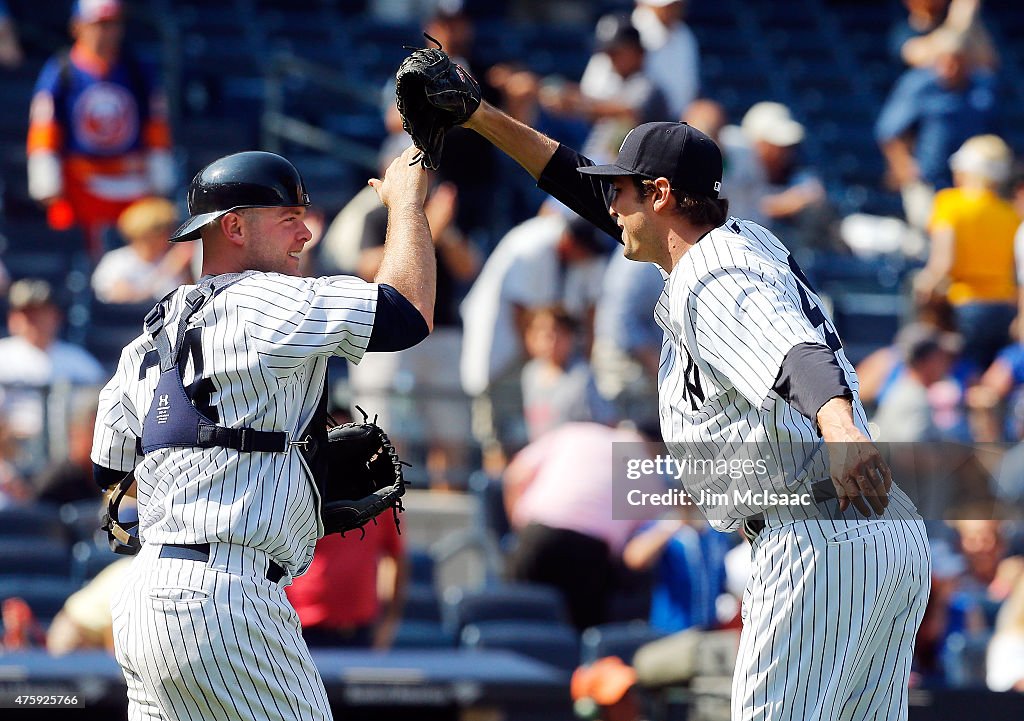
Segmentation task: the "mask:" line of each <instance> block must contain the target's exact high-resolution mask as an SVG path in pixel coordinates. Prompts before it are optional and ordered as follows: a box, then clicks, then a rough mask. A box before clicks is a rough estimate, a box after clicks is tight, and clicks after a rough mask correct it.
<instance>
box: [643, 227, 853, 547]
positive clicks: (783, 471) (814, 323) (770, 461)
mask: <svg viewBox="0 0 1024 721" xmlns="http://www.w3.org/2000/svg"><path fill="white" fill-rule="evenodd" d="M789 258H790V254H789V251H787V250H786V248H785V246H783V245H782V243H781V242H780V241H779V239H778V238H776V237H775V236H774V235H772V234H771V233H770V232H769V231H767V230H765V229H764V228H762V227H761V226H759V225H757V224H756V223H752V222H750V221H744V220H739V219H736V218H730V219H729V220H728V222H727V223H726V224H725V225H723V226H721V227H719V228H716V229H715V230H713V231H711V232H710V233H709V234H708V235H706V236H705V237H704V238H702V239H701V240H700V241H699V242H698V243H697V244H696V245H694V246H693V248H691V249H690V250H689V251H687V252H686V254H685V255H683V257H682V258H681V259H680V260H679V262H678V263H677V264H676V266H675V267H674V268H673V270H672V273H671V274H670V275H669V277H668V280H667V282H666V283H665V290H664V291H663V293H662V295H661V298H660V299H659V301H658V306H657V308H656V310H655V315H656V318H657V321H658V324H659V325H660V326H661V328H662V329H663V330H664V332H665V333H664V338H663V341H662V348H661V364H660V370H659V374H658V375H659V378H658V381H659V389H660V391H659V397H660V400H659V406H660V409H659V410H660V416H661V430H662V434H663V436H664V438H665V440H666V444H667V446H668V448H669V450H670V452H671V453H672V455H673V456H675V457H676V458H677V459H685V458H695V459H732V458H737V459H739V458H751V459H763V460H764V461H765V462H766V465H767V470H768V472H767V473H766V474H748V473H744V474H742V477H741V478H730V477H729V476H728V475H714V474H711V475H708V474H703V473H700V474H686V475H687V479H688V483H686V486H687V487H686V490H687V492H688V494H689V495H690V496H691V497H692V498H694V500H696V501H698V502H699V498H700V495H701V494H700V491H701V490H703V491H705V497H707V495H706V494H709V493H715V494H720V493H724V494H726V497H727V498H729V499H735V498H736V497H737V495H736V494H735V493H734V491H744V490H747V489H751V488H752V489H753V490H769V489H774V490H778V491H781V492H786V493H790V492H793V491H799V492H803V491H804V490H807V489H806V488H805V487H803V486H801V485H798V484H800V483H802V482H803V481H806V480H811V481H818V480H824V479H827V478H828V466H827V462H826V460H825V456H826V454H825V453H817V454H814V453H813V450H814V449H820V447H821V446H822V445H823V442H822V441H821V439H820V438H819V437H818V433H817V430H816V428H815V426H814V424H813V423H812V422H811V421H810V420H809V419H807V418H805V417H804V416H802V415H800V414H799V413H798V412H797V411H796V410H795V409H794V408H793V407H792V406H791V405H790V404H789V403H787V402H786V401H785V400H783V399H782V398H781V397H780V396H779V395H778V393H776V392H775V391H774V390H773V389H772V387H773V386H774V384H775V381H776V378H777V377H778V373H779V369H780V367H781V365H782V360H783V358H785V356H786V354H787V353H788V352H789V351H790V349H792V348H793V346H795V345H798V344H800V343H816V344H827V345H829V346H830V347H832V348H833V350H835V351H836V358H837V359H838V361H839V364H840V366H841V367H842V368H843V371H844V372H845V374H846V381H847V383H848V385H849V386H850V388H851V389H852V390H853V395H854V398H853V407H854V417H855V420H856V422H857V425H858V426H859V427H860V428H861V430H862V431H864V432H865V433H867V417H866V415H865V413H864V408H863V406H862V405H861V403H860V398H859V395H858V393H857V389H858V384H857V375H856V373H855V371H854V369H853V366H852V365H851V364H850V362H849V360H848V359H847V358H846V354H845V352H844V351H843V350H842V348H841V347H840V346H839V339H838V337H837V336H836V333H835V327H834V325H833V324H832V321H831V320H830V319H829V318H828V317H827V316H826V315H825V312H824V310H823V306H822V304H821V301H820V299H819V298H818V297H817V295H815V293H814V292H813V291H812V290H811V289H810V288H809V287H808V286H807V284H806V283H805V282H804V281H803V280H801V279H800V278H799V277H798V274H797V272H795V271H794V268H793V267H792V266H791V265H790V260H789ZM800 275H802V273H801V274H800ZM809 458H810V459H811V460H810V462H809V463H808V465H807V467H806V468H805V467H804V466H805V463H807V462H808V459H809ZM802 471H803V473H804V476H803V478H802V479H800V478H798V476H799V475H800V474H801V472H802ZM701 506H702V510H703V511H704V513H705V515H707V517H708V520H709V521H710V522H711V523H712V524H713V525H714V526H715V527H716V528H718V529H719V530H730V529H735V528H737V527H738V526H739V525H740V523H741V522H742V520H743V519H744V518H746V517H749V516H753V515H756V514H758V513H762V512H764V513H766V518H770V517H771V513H772V512H773V511H774V510H777V509H772V508H767V507H765V506H758V505H744V504H736V503H729V504H727V505H722V504H715V505H706V504H701ZM810 510H811V511H812V512H813V507H812V508H811V509H810ZM797 513H798V514H799V513H800V512H799V511H797Z"/></svg>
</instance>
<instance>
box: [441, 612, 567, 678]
mask: <svg viewBox="0 0 1024 721" xmlns="http://www.w3.org/2000/svg"><path fill="white" fill-rule="evenodd" d="M459 641H460V645H461V646H463V647H464V648H474V649H482V648H492V649H493V648H498V649H505V650H507V651H515V652H516V653H521V654H523V655H524V656H529V657H530V658H533V659H536V660H537V661H541V662H543V663H547V664H550V665H552V666H556V667H557V668H560V669H563V670H565V671H572V670H573V669H574V668H576V666H578V665H579V637H578V636H577V635H576V630H575V629H574V628H573V627H572V626H569V625H567V624H561V623H550V622H541V623H538V622H529V621H484V622H480V623H472V624H469V625H467V626H465V627H464V628H463V629H462V632H461V633H460V635H459Z"/></svg>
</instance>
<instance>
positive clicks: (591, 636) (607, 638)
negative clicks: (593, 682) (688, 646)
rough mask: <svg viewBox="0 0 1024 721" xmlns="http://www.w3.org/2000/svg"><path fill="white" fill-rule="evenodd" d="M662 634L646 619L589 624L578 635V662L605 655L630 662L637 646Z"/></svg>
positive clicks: (589, 660) (586, 661)
mask: <svg viewBox="0 0 1024 721" xmlns="http://www.w3.org/2000/svg"><path fill="white" fill-rule="evenodd" d="M664 635H665V634H663V633H661V632H660V631H658V630H656V629H654V628H651V626H650V625H649V624H648V623H647V622H646V621H630V622H629V623H606V624H602V625H600V626H591V627H590V628H588V629H586V630H584V631H583V635H582V636H581V637H580V663H584V664H586V663H593V662H594V661H596V660H597V659H599V658H604V657H605V656H618V657H619V658H621V659H622V660H623V661H625V662H626V663H632V662H633V654H635V653H636V650H637V649H638V648H640V647H641V646H643V645H644V644H646V643H650V642H651V641H655V640H657V639H659V638H661V637H662V636H664Z"/></svg>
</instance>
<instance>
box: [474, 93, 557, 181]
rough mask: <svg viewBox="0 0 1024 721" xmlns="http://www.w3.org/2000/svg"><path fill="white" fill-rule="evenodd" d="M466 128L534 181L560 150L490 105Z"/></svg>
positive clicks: (478, 109) (541, 135)
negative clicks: (510, 160) (522, 168)
mask: <svg viewBox="0 0 1024 721" xmlns="http://www.w3.org/2000/svg"><path fill="white" fill-rule="evenodd" d="M464 127H467V128H470V129H471V130H475V131H476V132H477V133H479V134H480V135H482V136H483V137H485V138H487V140H489V141H491V143H493V144H494V146H495V147H497V148H498V149H499V150H501V151H502V152H504V153H505V154H506V155H508V156H509V157H510V158H512V159H513V160H514V161H516V162H517V163H519V164H520V165H522V166H523V167H524V168H526V171H527V172H528V173H529V174H530V175H532V176H533V177H534V179H539V178H540V176H541V173H543V172H544V168H545V167H546V166H547V164H548V162H549V161H550V160H551V157H552V156H553V155H554V154H555V151H556V150H558V141H556V140H552V139H551V138H549V137H548V136H546V135H544V134H543V133H541V132H538V131H536V130H534V129H533V128H531V127H530V126H528V125H524V124H523V123H521V122H519V121H518V120H516V119H515V118H513V117H511V116H510V115H506V114H505V113H503V112H502V111H501V110H499V109H498V108H495V107H494V106H493V105H491V104H490V103H487V102H482V103H480V107H479V108H477V110H476V112H475V113H473V115H471V116H470V118H469V120H467V121H466V123H465V124H464Z"/></svg>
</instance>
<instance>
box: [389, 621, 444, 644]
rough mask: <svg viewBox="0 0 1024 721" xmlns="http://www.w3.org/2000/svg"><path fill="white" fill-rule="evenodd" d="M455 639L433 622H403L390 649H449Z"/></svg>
mask: <svg viewBox="0 0 1024 721" xmlns="http://www.w3.org/2000/svg"><path fill="white" fill-rule="evenodd" d="M454 645H455V639H454V638H453V637H452V635H451V633H449V632H448V630H447V629H446V628H445V627H444V625H442V624H440V623H437V622H435V621H413V620H403V621H402V623H401V624H400V625H399V626H398V630H397V631H396V632H395V638H394V641H393V642H392V644H391V647H392V648H451V647H452V646H454Z"/></svg>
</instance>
